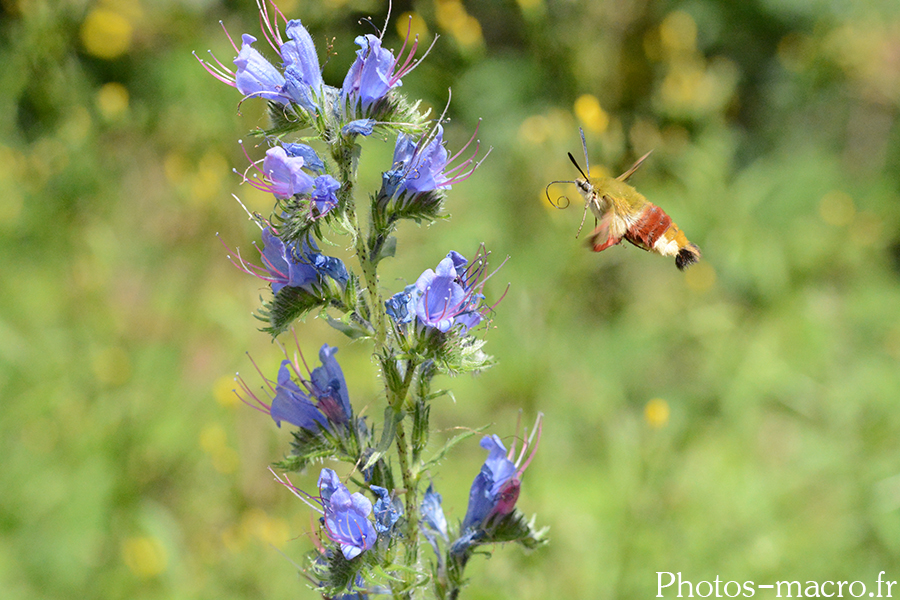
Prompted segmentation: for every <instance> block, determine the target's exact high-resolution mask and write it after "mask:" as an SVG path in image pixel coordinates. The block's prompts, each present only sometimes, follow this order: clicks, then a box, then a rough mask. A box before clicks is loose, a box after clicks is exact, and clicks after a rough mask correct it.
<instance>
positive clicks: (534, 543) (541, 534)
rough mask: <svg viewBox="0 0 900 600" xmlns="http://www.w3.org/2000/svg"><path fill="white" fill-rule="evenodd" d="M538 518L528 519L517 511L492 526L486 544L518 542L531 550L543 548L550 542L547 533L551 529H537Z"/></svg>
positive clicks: (489, 528)
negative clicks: (535, 525)
mask: <svg viewBox="0 0 900 600" xmlns="http://www.w3.org/2000/svg"><path fill="white" fill-rule="evenodd" d="M536 518H537V515H532V517H531V519H527V518H526V517H525V515H524V514H523V513H522V511H520V510H519V509H515V510H513V511H512V512H511V513H509V514H508V515H506V516H505V517H503V518H501V519H499V520H497V521H496V522H494V523H491V524H490V526H489V527H488V529H487V532H486V533H487V536H486V538H485V542H484V543H496V542H516V543H518V544H521V545H522V546H525V548H527V549H529V550H534V549H535V548H538V547H540V546H543V545H544V544H546V543H547V542H548V541H549V539H548V537H547V532H548V531H549V530H550V528H549V527H542V528H541V529H535V527H534V521H535V519H536Z"/></svg>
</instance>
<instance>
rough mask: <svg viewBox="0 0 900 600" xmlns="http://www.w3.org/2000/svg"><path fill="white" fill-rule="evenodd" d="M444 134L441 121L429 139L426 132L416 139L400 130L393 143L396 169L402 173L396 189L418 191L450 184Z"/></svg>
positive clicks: (444, 186)
mask: <svg viewBox="0 0 900 600" xmlns="http://www.w3.org/2000/svg"><path fill="white" fill-rule="evenodd" d="M443 136H444V129H443V127H441V126H440V125H438V126H437V127H436V128H435V132H434V134H433V135H432V136H430V139H429V136H428V135H426V136H423V137H422V138H421V139H419V140H418V141H415V140H413V139H412V138H411V137H410V136H408V135H406V134H405V133H403V132H400V134H399V135H398V136H397V143H396V145H395V146H394V163H393V164H394V165H395V168H394V169H393V172H396V173H397V174H398V175H399V177H398V178H397V179H398V186H397V189H396V190H395V193H400V194H402V193H403V192H406V191H409V192H412V193H414V194H418V193H423V192H430V191H432V190H439V189H446V188H449V187H450V183H449V181H450V180H449V179H448V178H447V176H446V175H444V168H445V167H446V166H447V158H448V154H447V149H446V148H444V140H443Z"/></svg>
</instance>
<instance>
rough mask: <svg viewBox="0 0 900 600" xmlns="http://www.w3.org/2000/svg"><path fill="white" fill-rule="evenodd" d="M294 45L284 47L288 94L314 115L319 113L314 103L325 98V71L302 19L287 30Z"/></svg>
mask: <svg viewBox="0 0 900 600" xmlns="http://www.w3.org/2000/svg"><path fill="white" fill-rule="evenodd" d="M285 32H286V33H287V36H288V38H290V41H288V42H285V43H284V44H282V45H281V48H280V52H281V58H282V60H283V61H284V78H285V80H286V81H285V86H284V88H285V92H286V93H287V95H288V96H289V97H290V99H291V100H293V101H294V102H296V103H297V104H299V105H300V106H302V107H303V108H305V109H306V110H308V111H310V112H313V113H314V112H316V105H315V103H314V99H315V98H316V97H317V96H321V94H322V85H323V84H322V71H321V68H320V67H319V57H318V55H317V54H316V47H315V45H314V44H313V41H312V37H310V35H309V31H307V30H306V28H305V27H304V26H303V25H302V24H301V23H300V21H299V20H298V19H292V20H290V21H288V23H287V26H286V27H285Z"/></svg>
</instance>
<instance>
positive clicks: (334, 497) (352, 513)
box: [269, 469, 378, 560]
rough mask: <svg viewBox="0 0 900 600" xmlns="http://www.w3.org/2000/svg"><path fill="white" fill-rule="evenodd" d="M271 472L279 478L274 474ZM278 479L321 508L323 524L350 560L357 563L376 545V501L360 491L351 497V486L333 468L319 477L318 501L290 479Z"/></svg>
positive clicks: (276, 478) (296, 494) (331, 538)
mask: <svg viewBox="0 0 900 600" xmlns="http://www.w3.org/2000/svg"><path fill="white" fill-rule="evenodd" d="M269 470H270V471H271V472H272V474H273V475H275V472H274V471H272V470H271V469H269ZM275 480H276V481H278V483H280V484H282V485H283V486H285V487H286V488H288V489H289V490H291V492H292V493H293V494H294V495H295V496H297V497H298V498H300V499H301V500H303V501H304V502H306V503H307V504H309V505H310V506H312V504H310V503H309V500H313V501H315V502H318V503H319V504H320V505H321V507H322V510H321V511H320V512H321V514H322V515H323V517H324V518H323V519H322V522H323V524H324V526H325V533H326V535H327V536H328V538H329V539H330V540H331V541H333V542H335V543H336V544H338V546H340V548H341V552H342V553H343V555H344V558H346V559H347V560H353V559H354V558H356V557H357V556H359V555H360V554H362V553H363V552H365V551H366V550H369V549H371V548H372V546H374V545H375V540H376V539H377V537H378V533H377V532H376V531H375V527H374V526H373V525H372V521H371V520H369V518H368V517H369V515H370V514H372V502H371V501H370V500H369V499H368V498H366V497H365V496H363V495H362V494H360V493H359V492H355V493H353V494H351V493H350V490H348V489H347V486H345V485H344V484H343V483H341V480H340V478H339V477H338V476H337V473H335V472H334V471H332V470H331V469H322V472H321V473H320V474H319V497H318V498H314V497H311V496H310V495H309V494H307V493H306V492H304V491H302V490H299V489H297V488H296V487H294V484H292V483H291V481H290V479H288V478H287V476H285V477H284V479H282V478H281V477H279V476H278V475H275ZM308 499H309V500H308ZM313 508H315V507H314V506H313ZM317 510H318V509H317Z"/></svg>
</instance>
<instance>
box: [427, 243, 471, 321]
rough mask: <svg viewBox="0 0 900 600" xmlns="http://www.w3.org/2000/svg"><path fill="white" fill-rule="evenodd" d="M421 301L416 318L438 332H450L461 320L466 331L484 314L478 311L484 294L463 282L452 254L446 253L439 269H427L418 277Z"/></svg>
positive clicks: (439, 264)
mask: <svg viewBox="0 0 900 600" xmlns="http://www.w3.org/2000/svg"><path fill="white" fill-rule="evenodd" d="M416 291H417V292H418V295H419V301H418V302H416V317H417V318H418V320H419V322H420V323H422V324H424V325H425V326H427V327H433V328H435V329H437V330H438V331H447V330H448V329H450V328H451V327H452V326H453V325H455V324H456V322H457V319H459V322H460V324H462V326H463V327H462V328H463V330H464V331H465V330H467V329H469V327H471V326H473V325H477V324H478V323H479V322H480V321H481V314H480V313H478V312H477V308H478V303H479V301H480V300H481V296H480V295H479V294H477V293H473V292H472V291H471V290H467V289H466V288H465V287H464V286H463V285H461V284H460V280H459V274H458V272H457V270H456V265H455V264H454V261H453V258H452V257H451V255H449V254H448V255H447V257H446V258H444V259H443V260H442V261H441V262H440V263H438V266H437V269H435V270H434V271H432V270H431V269H426V270H425V272H424V273H422V274H421V275H420V276H419V279H417V280H416Z"/></svg>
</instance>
